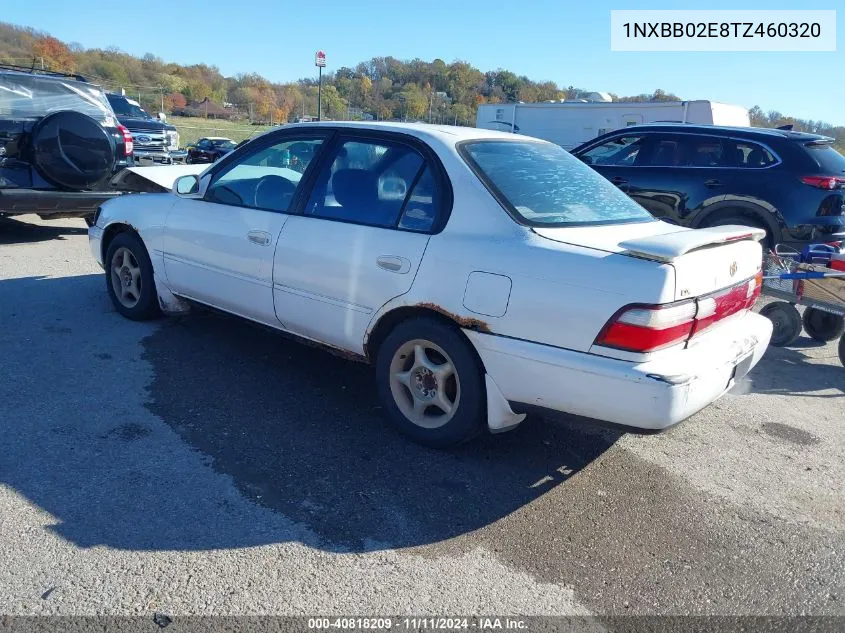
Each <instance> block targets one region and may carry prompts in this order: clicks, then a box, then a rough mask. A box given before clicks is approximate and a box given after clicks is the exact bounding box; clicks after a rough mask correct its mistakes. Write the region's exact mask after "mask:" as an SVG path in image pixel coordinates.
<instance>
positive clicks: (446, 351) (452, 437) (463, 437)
mask: <svg viewBox="0 0 845 633" xmlns="http://www.w3.org/2000/svg"><path fill="white" fill-rule="evenodd" d="M376 387H377V389H378V394H379V397H380V398H381V401H382V404H383V406H384V408H385V411H386V412H387V417H388V419H389V420H390V421H391V422H392V423H393V425H394V426H395V427H396V428H397V429H398V430H399V431H400V432H401V433H403V434H404V435H406V436H408V437H409V438H411V439H412V440H414V441H415V442H418V443H420V444H424V445H426V446H431V447H435V448H446V447H449V446H455V445H458V444H462V443H464V442H467V441H468V440H470V439H472V438H473V437H475V436H476V435H478V434H479V433H481V431H482V430H483V429H484V427H485V422H486V420H485V417H486V391H485V385H484V380H483V372H482V368H481V367H480V365H479V362H478V360H477V359H476V356H475V354H474V353H473V350H472V348H471V344H470V343H469V342H468V341H467V340H466V339H465V338H464V337H463V336H461V333H460V332H459V331H458V330H457V328H456V327H453V326H449V325H447V324H445V323H442V322H440V321H437V320H434V319H430V318H425V317H421V318H415V319H410V320H408V321H404V322H402V323H400V324H399V325H397V326H396V327H395V328H394V329H393V331H392V332H391V333H390V334H388V336H387V338H385V340H384V342H383V343H382V344H381V345H380V346H379V350H378V355H377V357H376Z"/></svg>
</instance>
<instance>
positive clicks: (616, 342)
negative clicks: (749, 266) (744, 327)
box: [595, 270, 763, 353]
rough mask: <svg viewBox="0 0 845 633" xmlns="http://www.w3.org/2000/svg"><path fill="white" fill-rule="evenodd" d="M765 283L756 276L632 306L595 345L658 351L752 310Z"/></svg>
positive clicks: (617, 316)
mask: <svg viewBox="0 0 845 633" xmlns="http://www.w3.org/2000/svg"><path fill="white" fill-rule="evenodd" d="M762 284H763V271H762V270H761V271H759V272H758V273H757V275H756V276H755V277H754V278H753V279H749V280H748V281H745V282H743V283H741V284H739V285H736V286H733V287H731V288H728V289H727V290H723V291H721V292H719V293H717V294H714V295H710V296H707V297H699V298H698V299H694V300H692V301H686V302H684V303H676V304H666V305H632V306H628V307H626V308H623V309H622V310H620V311H619V312H618V313H617V314H616V315H615V316H614V317H613V318H612V319H611V320H610V321H608V323H607V325H605V326H604V328H602V331H601V332H599V335H598V336H597V337H596V341H595V344H596V345H601V346H603V347H613V348H616V349H621V350H625V351H629V352H640V353H645V352H655V351H657V350H661V349H665V348H667V347H671V346H673V345H677V344H679V343H685V342H686V341H688V340H689V339H691V338H692V337H693V336H695V335H696V334H698V333H699V332H701V331H702V330H705V329H706V328H708V327H710V326H711V325H713V324H714V323H717V322H718V321H721V320H722V319H725V318H727V317H729V316H731V315H733V314H737V313H738V312H742V311H743V310H748V309H750V308H751V307H752V306H753V305H754V302H755V301H756V300H757V297H759V296H760V289H761V287H762Z"/></svg>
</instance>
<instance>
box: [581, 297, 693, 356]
mask: <svg viewBox="0 0 845 633" xmlns="http://www.w3.org/2000/svg"><path fill="white" fill-rule="evenodd" d="M695 310H696V306H695V302H693V301H688V302H687V303H683V304H680V305H674V306H673V305H669V306H632V307H630V308H628V309H626V310H623V311H622V312H621V313H620V314H619V315H618V316H617V317H616V318H615V319H611V321H610V322H609V323H608V324H607V325H606V326H605V328H604V330H603V331H602V332H601V333H600V334H599V336H598V338H597V339H596V344H597V345H604V346H606V347H616V348H618V349H624V350H628V351H631V352H645V351H649V352H653V351H655V350H658V349H663V348H664V347H669V346H671V345H674V344H676V343H680V342H681V341H685V340H686V339H688V338H689V336H690V331H691V330H692V325H693V321H694V319H695Z"/></svg>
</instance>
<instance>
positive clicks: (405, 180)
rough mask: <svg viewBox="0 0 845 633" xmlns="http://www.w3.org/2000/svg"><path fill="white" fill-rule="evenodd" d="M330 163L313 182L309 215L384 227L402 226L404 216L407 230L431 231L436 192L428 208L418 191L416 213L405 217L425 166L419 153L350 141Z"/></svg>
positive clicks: (396, 146) (384, 143) (378, 143)
mask: <svg viewBox="0 0 845 633" xmlns="http://www.w3.org/2000/svg"><path fill="white" fill-rule="evenodd" d="M329 160H330V162H329V163H328V166H327V167H326V168H325V169H324V170H323V171H322V172H321V173H320V175H319V176H318V177H317V181H316V183H315V184H314V189H313V191H312V193H311V199H310V200H309V201H308V205H307V206H306V208H305V213H306V214H309V215H314V216H317V217H321V218H328V219H333V220H343V221H346V222H355V223H358V224H368V225H371V226H382V227H395V226H397V224H398V223H399V221H400V216H402V218H403V220H405V221H406V225H405V226H403V227H402V228H411V229H415V230H428V229H429V228H430V227H431V225H432V224H433V217H434V214H433V209H434V207H433V201H432V196H433V192H431V193H429V195H428V198H429V205H430V206H429V207H428V208H426V207H425V205H424V204H423V202H422V201H420V200H421V198H423V197H425V196H424V194H423V193H419V194H417V197H418V198H420V200H414V202H413V208H414V211H413V213H412V212H411V210H410V209H408V213H410V214H411V215H410V216H406V215H403V210H404V209H405V208H406V206H407V202H409V201H410V200H411V199H412V198H413V195H414V194H415V192H416V190H414V191H412V189H414V185H415V183H417V182H418V180H421V178H419V176H420V174H421V172H422V171H423V169H424V167H425V161H424V159H423V157H422V156H421V155H420V154H419V152H417V151H416V150H415V149H413V148H411V147H409V146H407V145H403V144H401V143H393V142H390V141H360V140H347V141H344V142H341V143H340V144H339V145H338V146H337V149H336V150H335V151H334V154H333V156H331V157H330V159H329ZM418 188H419V187H418ZM420 192H422V189H420ZM414 216H416V218H415V219H412V218H414Z"/></svg>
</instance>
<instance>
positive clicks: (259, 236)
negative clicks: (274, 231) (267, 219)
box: [246, 231, 270, 246]
mask: <svg viewBox="0 0 845 633" xmlns="http://www.w3.org/2000/svg"><path fill="white" fill-rule="evenodd" d="M246 237H247V239H248V240H249V241H250V242H252V243H254V244H258V245H259V246H268V245H269V244H270V234H269V233H268V232H267V231H250V232H249V233H247V234H246Z"/></svg>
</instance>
